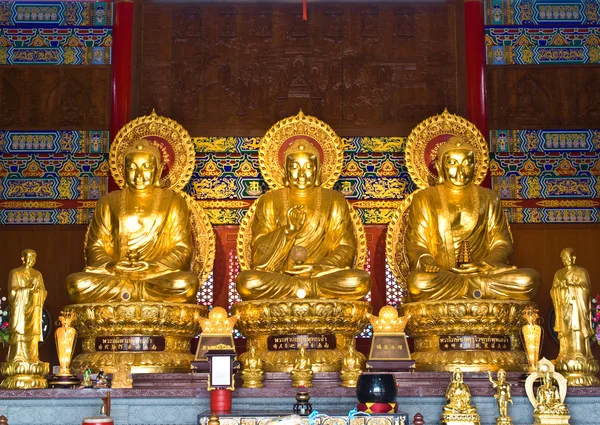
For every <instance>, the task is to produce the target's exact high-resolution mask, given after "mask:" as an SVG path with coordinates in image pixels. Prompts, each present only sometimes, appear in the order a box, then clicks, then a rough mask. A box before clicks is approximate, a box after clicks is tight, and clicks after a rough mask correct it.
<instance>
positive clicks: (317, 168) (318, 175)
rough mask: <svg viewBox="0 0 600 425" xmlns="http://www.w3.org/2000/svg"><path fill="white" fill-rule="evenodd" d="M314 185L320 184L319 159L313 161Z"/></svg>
mask: <svg viewBox="0 0 600 425" xmlns="http://www.w3.org/2000/svg"><path fill="white" fill-rule="evenodd" d="M315 175H316V177H315V187H319V186H321V164H319V161H315Z"/></svg>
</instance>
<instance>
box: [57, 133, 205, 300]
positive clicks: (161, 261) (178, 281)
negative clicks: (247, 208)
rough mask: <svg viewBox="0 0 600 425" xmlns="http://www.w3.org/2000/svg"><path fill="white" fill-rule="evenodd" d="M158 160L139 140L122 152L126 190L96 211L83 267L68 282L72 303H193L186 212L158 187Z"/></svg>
mask: <svg viewBox="0 0 600 425" xmlns="http://www.w3.org/2000/svg"><path fill="white" fill-rule="evenodd" d="M161 158H162V156H161V153H160V151H159V150H158V149H157V148H156V147H155V146H153V145H151V144H150V143H149V142H148V141H147V140H144V139H140V140H138V141H137V142H135V143H134V145H133V146H131V147H130V148H129V149H128V150H127V151H126V152H125V164H124V166H125V181H126V187H125V188H124V189H122V190H117V191H113V192H110V193H109V194H107V195H105V196H103V197H102V198H101V199H100V200H99V201H98V203H97V205H96V210H95V212H94V218H93V220H92V223H91V224H90V227H89V230H88V234H87V238H86V247H85V250H86V259H87V263H88V266H87V267H86V269H85V271H83V272H80V273H73V274H71V275H70V276H68V278H67V292H68V295H69V299H70V300H71V302H73V303H87V302H106V301H170V302H194V301H195V300H196V293H197V291H198V277H197V276H196V275H195V274H194V273H192V272H190V271H189V270H190V263H191V259H192V252H193V247H192V234H191V230H190V221H189V211H188V207H187V205H186V201H185V200H184V199H183V197H181V196H180V195H179V194H177V193H175V192H174V191H172V190H169V189H163V188H161V187H160V185H159V179H160V176H161V174H162V167H163V164H162V160H161Z"/></svg>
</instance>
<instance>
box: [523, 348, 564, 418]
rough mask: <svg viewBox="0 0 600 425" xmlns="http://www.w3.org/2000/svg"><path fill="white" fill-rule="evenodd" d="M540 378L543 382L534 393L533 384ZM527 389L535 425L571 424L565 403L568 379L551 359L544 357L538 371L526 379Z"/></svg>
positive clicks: (539, 363)
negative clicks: (555, 367) (559, 371)
mask: <svg viewBox="0 0 600 425" xmlns="http://www.w3.org/2000/svg"><path fill="white" fill-rule="evenodd" d="M538 379H541V380H542V384H541V385H540V386H539V387H538V389H537V392H536V393H535V394H534V390H533V385H534V383H535V382H536V381H537V380H538ZM555 381H556V383H557V385H555V384H554V382H555ZM525 391H526V393H527V397H528V398H529V401H530V402H531V404H532V405H533V409H534V410H533V417H534V422H533V425H550V424H552V425H568V424H569V418H570V416H569V409H568V408H567V406H566V405H565V398H566V396H567V380H566V378H565V377H564V376H562V375H561V374H560V373H557V372H555V370H554V365H553V364H552V362H551V361H550V360H548V359H546V358H543V359H542V360H540V361H539V362H538V365H537V369H536V371H535V372H534V373H532V374H530V375H529V376H528V377H527V380H526V381H525Z"/></svg>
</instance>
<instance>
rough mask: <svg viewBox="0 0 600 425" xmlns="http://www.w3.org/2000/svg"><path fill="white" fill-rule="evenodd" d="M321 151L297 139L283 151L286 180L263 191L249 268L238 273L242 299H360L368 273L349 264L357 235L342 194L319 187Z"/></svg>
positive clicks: (254, 223)
mask: <svg viewBox="0 0 600 425" xmlns="http://www.w3.org/2000/svg"><path fill="white" fill-rule="evenodd" d="M319 155H320V153H319V151H318V149H317V148H316V147H315V146H314V145H313V144H312V143H311V142H310V141H308V140H306V139H302V138H299V139H296V140H294V141H293V142H292V143H291V144H290V146H289V147H288V148H287V149H286V150H285V152H284V158H285V159H284V170H285V177H284V185H285V187H283V188H281V189H275V190H271V191H269V192H267V193H266V194H264V195H262V196H261V197H260V198H259V199H258V201H257V205H256V212H255V215H254V219H253V221H252V227H251V229H252V242H251V243H252V246H251V260H250V263H251V267H250V270H243V271H242V272H241V273H240V274H239V275H238V276H237V279H236V284H237V290H238V292H239V294H240V296H241V298H242V300H244V301H247V300H258V299H280V298H295V297H298V298H304V297H308V298H341V299H347V300H360V299H362V298H363V297H364V296H365V295H366V294H367V293H368V292H369V289H370V287H371V278H370V275H369V273H367V272H366V271H364V270H357V269H353V268H352V266H353V263H354V257H355V255H356V245H357V243H356V239H355V235H354V232H353V225H352V220H351V217H350V211H349V206H348V204H347V202H346V200H345V199H344V197H343V195H342V194H341V193H339V192H336V191H334V190H331V189H326V188H323V187H320V182H319V178H318V176H319Z"/></svg>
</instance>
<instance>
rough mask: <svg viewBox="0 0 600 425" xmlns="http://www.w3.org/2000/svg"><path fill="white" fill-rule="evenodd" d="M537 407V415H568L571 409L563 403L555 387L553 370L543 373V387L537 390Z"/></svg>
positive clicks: (535, 411)
mask: <svg viewBox="0 0 600 425" xmlns="http://www.w3.org/2000/svg"><path fill="white" fill-rule="evenodd" d="M535 399H536V401H537V406H536V407H535V410H534V413H535V414H546V415H568V414H569V409H568V408H567V406H566V405H565V404H564V403H563V402H562V401H561V399H560V393H559V390H558V387H557V386H556V385H554V378H553V373H552V371H551V370H546V371H543V375H542V385H540V386H539V387H538V389H537V393H536V397H535Z"/></svg>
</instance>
